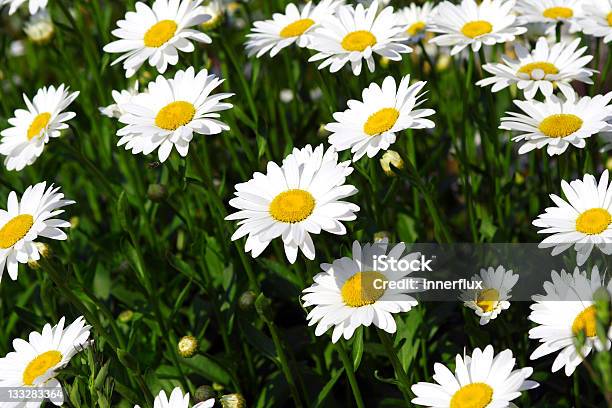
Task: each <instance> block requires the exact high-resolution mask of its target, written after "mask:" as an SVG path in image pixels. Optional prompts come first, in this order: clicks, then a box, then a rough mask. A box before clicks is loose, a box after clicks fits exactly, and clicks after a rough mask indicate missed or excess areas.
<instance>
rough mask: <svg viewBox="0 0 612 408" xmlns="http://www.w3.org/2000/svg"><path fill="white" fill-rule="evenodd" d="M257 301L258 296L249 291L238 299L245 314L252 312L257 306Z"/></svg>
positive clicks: (239, 305)
mask: <svg viewBox="0 0 612 408" xmlns="http://www.w3.org/2000/svg"><path fill="white" fill-rule="evenodd" d="M255 299H257V294H256V293H255V292H253V291H252V290H247V291H246V292H244V293H243V294H242V295H240V298H239V299H238V307H239V308H240V310H242V311H243V312H246V311H248V310H250V309H251V308H252V307H253V305H254V304H255Z"/></svg>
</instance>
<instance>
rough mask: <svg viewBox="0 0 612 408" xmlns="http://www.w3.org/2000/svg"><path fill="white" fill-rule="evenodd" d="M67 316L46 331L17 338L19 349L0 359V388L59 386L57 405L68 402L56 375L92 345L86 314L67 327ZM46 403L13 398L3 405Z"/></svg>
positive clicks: (20, 406)
mask: <svg viewBox="0 0 612 408" xmlns="http://www.w3.org/2000/svg"><path fill="white" fill-rule="evenodd" d="M64 321H65V318H63V317H62V318H61V319H60V321H59V323H58V324H57V325H56V326H54V327H51V325H50V324H46V325H45V327H43V329H42V332H40V333H39V332H31V333H30V335H29V336H28V340H27V341H26V340H22V339H15V340H13V348H14V349H15V351H12V352H10V353H8V354H7V355H6V356H5V357H3V358H0V387H3V388H5V389H10V388H13V389H16V388H18V387H32V388H35V387H44V388H47V389H48V388H55V389H56V390H57V392H56V393H53V394H55V395H54V396H53V398H52V399H51V401H52V402H53V404H55V405H62V404H63V402H64V397H63V391H62V388H61V387H62V386H61V384H60V382H59V381H58V380H57V379H56V378H55V377H56V376H57V374H58V371H60V370H61V369H63V368H64V367H66V366H67V365H68V363H69V362H70V359H72V357H74V355H75V354H77V353H78V352H80V351H82V350H84V349H85V348H87V347H88V346H89V344H90V341H89V330H90V329H91V327H90V326H88V325H87V323H86V322H85V320H84V319H83V317H79V318H77V319H76V320H75V321H74V322H73V323H72V324H71V325H69V326H68V327H66V328H64ZM41 404H42V402H32V401H29V402H28V401H27V400H26V399H25V398H24V399H23V400H20V401H12V402H11V403H7V404H6V405H5V404H4V403H3V404H2V406H3V407H4V406H6V407H11V408H26V407H27V408H37V407H40V405H41Z"/></svg>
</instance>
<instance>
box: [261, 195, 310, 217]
mask: <svg viewBox="0 0 612 408" xmlns="http://www.w3.org/2000/svg"><path fill="white" fill-rule="evenodd" d="M314 208H315V199H314V197H313V196H312V194H310V193H309V192H308V191H304V190H300V189H294V190H288V191H284V192H282V193H280V194H279V195H277V196H276V197H274V200H272V202H271V203H270V207H269V209H268V211H269V212H270V215H271V216H272V218H274V219H275V220H276V221H280V222H286V223H290V224H293V223H296V222H301V221H304V220H305V219H306V218H308V217H309V216H310V214H312V212H313V211H314Z"/></svg>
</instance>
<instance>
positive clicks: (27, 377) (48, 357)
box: [23, 350, 62, 385]
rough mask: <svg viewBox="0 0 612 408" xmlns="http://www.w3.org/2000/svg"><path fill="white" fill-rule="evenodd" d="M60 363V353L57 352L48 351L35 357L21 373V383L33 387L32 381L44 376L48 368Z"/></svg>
mask: <svg viewBox="0 0 612 408" xmlns="http://www.w3.org/2000/svg"><path fill="white" fill-rule="evenodd" d="M61 361H62V353H60V352H59V351H57V350H50V351H47V352H45V353H42V354H41V355H39V356H37V357H36V358H35V359H34V360H32V361H30V363H29V364H28V366H27V367H26V369H25V371H24V372H23V383H24V384H25V385H34V381H35V380H36V379H37V378H38V377H40V376H41V375H43V374H45V373H46V372H47V371H48V370H49V369H50V368H53V367H55V366H56V365H58V364H59V363H60V362H61Z"/></svg>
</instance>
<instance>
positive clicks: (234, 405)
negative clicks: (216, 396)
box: [221, 394, 246, 408]
mask: <svg viewBox="0 0 612 408" xmlns="http://www.w3.org/2000/svg"><path fill="white" fill-rule="evenodd" d="M221 406H222V407H223V408H245V407H246V401H245V399H244V397H243V396H242V395H241V394H227V395H224V396H222V397H221Z"/></svg>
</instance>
